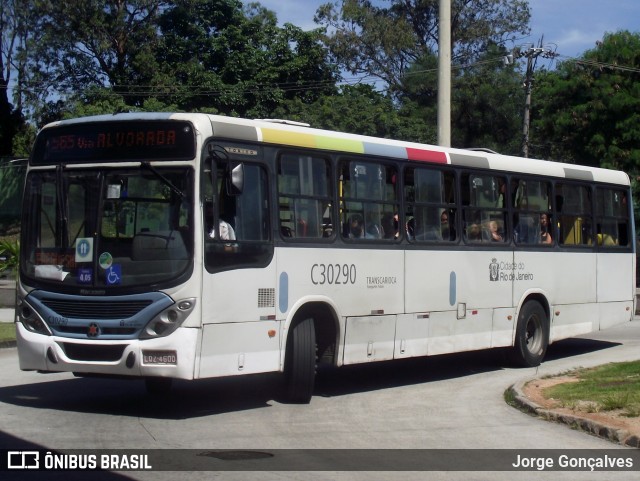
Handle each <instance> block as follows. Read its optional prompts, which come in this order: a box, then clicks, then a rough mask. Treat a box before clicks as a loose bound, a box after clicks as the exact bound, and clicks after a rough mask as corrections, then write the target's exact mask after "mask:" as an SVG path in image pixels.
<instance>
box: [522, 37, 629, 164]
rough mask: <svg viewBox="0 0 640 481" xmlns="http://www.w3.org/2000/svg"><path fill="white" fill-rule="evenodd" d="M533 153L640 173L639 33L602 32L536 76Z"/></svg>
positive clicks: (539, 155) (533, 109) (566, 160)
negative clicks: (592, 43)
mask: <svg viewBox="0 0 640 481" xmlns="http://www.w3.org/2000/svg"><path fill="white" fill-rule="evenodd" d="M532 107H533V108H532V111H533V113H532V116H533V124H532V126H533V129H532V131H533V136H532V143H533V148H534V154H535V155H536V156H538V157H545V158H550V159H553V160H561V161H565V162H573V163H579V164H583V165H592V166H600V167H610V168H616V169H621V170H625V171H626V172H629V173H630V174H632V175H633V176H635V175H637V174H638V173H640V34H639V33H630V32H628V31H620V32H616V33H610V34H606V35H605V36H604V38H603V40H602V42H599V43H598V45H597V47H596V48H595V49H592V50H589V51H587V52H585V54H584V55H583V56H582V58H580V59H578V60H575V61H574V60H571V61H566V62H564V63H562V64H560V65H559V66H558V68H557V70H555V71H552V72H546V73H544V74H543V75H539V76H537V78H536V86H535V92H534V95H533V106H532Z"/></svg>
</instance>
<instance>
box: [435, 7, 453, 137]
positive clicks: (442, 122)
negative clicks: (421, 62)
mask: <svg viewBox="0 0 640 481" xmlns="http://www.w3.org/2000/svg"><path fill="white" fill-rule="evenodd" d="M438 145H441V146H442V147H451V0H440V10H439V20H438Z"/></svg>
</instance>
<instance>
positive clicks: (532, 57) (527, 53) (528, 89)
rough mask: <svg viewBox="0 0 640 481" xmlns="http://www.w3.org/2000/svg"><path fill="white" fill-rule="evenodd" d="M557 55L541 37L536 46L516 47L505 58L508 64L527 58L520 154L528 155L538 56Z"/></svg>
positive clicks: (553, 56)
mask: <svg viewBox="0 0 640 481" xmlns="http://www.w3.org/2000/svg"><path fill="white" fill-rule="evenodd" d="M556 56H557V54H556V52H555V51H551V50H550V49H548V48H546V47H543V45H542V38H541V39H540V42H539V43H538V46H537V47H534V46H531V47H529V48H528V49H526V50H522V49H520V48H517V49H515V50H514V51H513V55H508V56H507V57H506V58H505V63H507V64H509V63H511V62H513V60H514V59H518V58H521V57H526V58H527V70H526V72H525V77H524V90H525V100H524V115H523V120H522V156H523V157H529V126H530V124H531V93H532V91H533V72H534V70H535V68H536V63H537V61H538V57H542V58H547V59H552V58H555V57H556Z"/></svg>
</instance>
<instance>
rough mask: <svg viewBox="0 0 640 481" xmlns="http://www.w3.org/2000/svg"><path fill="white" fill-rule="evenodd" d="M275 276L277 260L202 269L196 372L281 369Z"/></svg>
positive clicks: (203, 374) (219, 373)
mask: <svg viewBox="0 0 640 481" xmlns="http://www.w3.org/2000/svg"><path fill="white" fill-rule="evenodd" d="M275 279H276V275H275V262H271V264H270V265H268V266H267V267H265V268H262V269H235V270H231V271H226V272H220V273H216V274H209V273H208V272H206V271H205V272H204V273H203V279H202V329H203V330H202V344H201V349H200V350H201V352H200V369H199V370H198V369H197V370H196V373H198V374H197V376H198V377H200V378H206V377H215V376H232V375H238V374H248V373H255V372H269V371H277V370H279V368H280V338H281V330H280V323H278V322H276V320H275V319H276V289H275V288H274V283H275Z"/></svg>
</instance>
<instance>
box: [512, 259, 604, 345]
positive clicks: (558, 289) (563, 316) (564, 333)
mask: <svg viewBox="0 0 640 481" xmlns="http://www.w3.org/2000/svg"><path fill="white" fill-rule="evenodd" d="M514 266H515V268H516V271H515V276H514V279H515V280H514V283H513V290H514V299H515V300H516V302H517V303H521V302H523V301H524V300H525V297H526V295H527V293H528V292H532V291H534V292H540V293H541V294H542V295H543V296H545V297H546V299H547V300H548V302H549V307H550V341H551V342H554V341H557V340H559V339H564V338H567V337H572V336H577V335H580V334H585V333H588V332H591V331H592V330H593V329H594V328H596V329H597V326H598V309H597V305H596V304H595V302H596V255H595V253H593V252H577V251H576V252H569V251H564V252H549V251H547V250H546V249H541V250H539V251H516V252H515V254H514ZM520 307H522V306H520Z"/></svg>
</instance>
